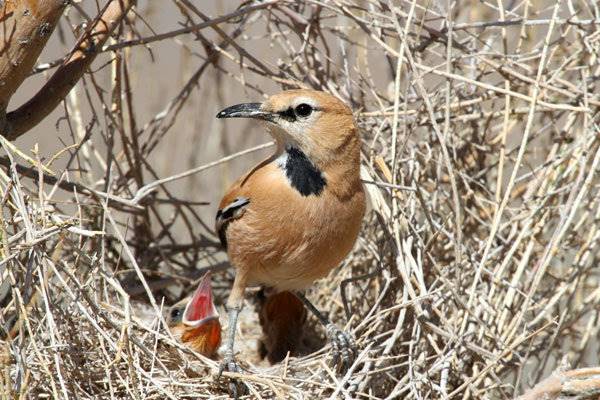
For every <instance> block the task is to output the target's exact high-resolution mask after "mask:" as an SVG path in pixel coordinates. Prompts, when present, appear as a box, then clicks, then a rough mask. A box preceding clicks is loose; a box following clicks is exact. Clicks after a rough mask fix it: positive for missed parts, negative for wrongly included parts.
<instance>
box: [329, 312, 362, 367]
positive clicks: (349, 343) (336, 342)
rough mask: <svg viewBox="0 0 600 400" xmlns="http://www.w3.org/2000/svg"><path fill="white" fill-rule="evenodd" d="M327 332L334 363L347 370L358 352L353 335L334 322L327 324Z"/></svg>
mask: <svg viewBox="0 0 600 400" xmlns="http://www.w3.org/2000/svg"><path fill="white" fill-rule="evenodd" d="M326 332H327V338H328V339H329V341H330V342H331V348H332V351H333V364H334V365H337V366H340V367H341V369H342V371H346V370H347V369H348V368H349V367H350V365H352V361H354V355H355V353H356V347H355V344H354V339H353V338H352V335H350V334H349V333H347V332H344V331H343V330H341V329H340V328H338V327H337V326H336V325H334V324H332V323H330V324H329V325H327V327H326Z"/></svg>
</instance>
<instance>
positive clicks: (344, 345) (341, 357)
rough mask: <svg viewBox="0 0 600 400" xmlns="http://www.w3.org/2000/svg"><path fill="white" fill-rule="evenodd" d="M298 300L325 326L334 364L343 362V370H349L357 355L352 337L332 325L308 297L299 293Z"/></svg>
mask: <svg viewBox="0 0 600 400" xmlns="http://www.w3.org/2000/svg"><path fill="white" fill-rule="evenodd" d="M298 298H299V299H300V300H302V302H303V303H304V305H305V306H306V307H307V308H308V309H309V310H310V312H312V313H313V314H314V315H315V317H317V318H318V319H319V321H321V323H322V324H323V325H324V326H325V332H326V333H327V338H328V339H329V341H330V342H331V347H332V350H333V363H334V364H339V362H340V361H341V366H342V369H344V370H345V369H348V367H349V366H350V364H351V362H352V360H353V359H354V353H355V349H354V339H353V338H352V336H351V335H350V334H349V333H347V332H344V331H343V330H341V329H340V328H338V327H337V325H335V324H334V323H332V322H331V321H330V320H329V318H328V317H327V316H325V315H323V313H322V312H321V311H319V310H318V309H317V307H315V306H314V305H313V304H312V303H311V302H310V300H308V299H307V298H306V296H304V294H303V293H298Z"/></svg>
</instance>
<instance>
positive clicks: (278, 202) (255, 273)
mask: <svg viewBox="0 0 600 400" xmlns="http://www.w3.org/2000/svg"><path fill="white" fill-rule="evenodd" d="M217 118H254V119H258V120H262V121H265V122H266V124H267V127H268V130H269V133H270V134H271V136H272V137H273V138H274V139H275V142H276V145H277V148H276V151H275V153H274V154H273V155H271V156H270V157H269V158H267V159H266V160H264V161H262V162H261V163H259V164H258V165H256V166H255V167H254V168H252V169H251V170H250V171H249V172H248V173H246V174H245V175H243V176H242V177H241V178H239V179H238V180H237V181H236V182H235V183H234V184H233V185H232V186H231V188H230V189H229V190H228V191H227V193H226V194H225V196H224V197H223V199H222V200H221V204H220V206H219V210H218V212H217V217H216V231H217V233H218V235H219V238H220V239H221V243H222V244H223V246H224V247H225V248H226V249H227V253H228V256H229V260H230V262H231V264H232V265H233V266H234V267H235V268H236V276H235V280H234V283H233V287H232V289H231V293H230V296H229V298H228V301H227V308H228V314H229V328H228V337H227V342H226V350H225V354H224V361H223V364H222V365H221V371H222V370H223V369H225V368H226V369H228V370H230V371H239V368H238V366H237V364H236V362H235V359H234V357H233V341H234V336H235V332H236V321H237V318H238V315H239V312H240V310H241V308H242V304H243V297H244V290H245V288H246V287H247V286H249V285H264V286H268V287H270V288H273V289H275V290H276V291H285V290H288V291H295V292H296V293H297V294H298V298H299V299H300V300H301V301H302V302H303V303H305V305H306V306H307V308H308V309H309V310H310V311H311V312H313V313H314V314H315V315H317V317H318V318H319V320H320V321H321V322H323V323H324V324H325V325H326V326H327V329H326V331H327V335H328V337H329V339H330V340H332V344H333V349H334V361H335V360H336V359H337V358H338V357H336V351H339V350H340V349H341V350H342V356H343V357H342V361H344V362H345V363H347V362H349V359H350V356H351V354H352V353H351V347H352V343H351V339H350V337H349V336H348V335H346V334H345V333H344V332H342V331H341V330H340V329H339V328H337V327H336V326H335V325H333V324H331V323H330V322H329V320H328V319H327V318H326V317H325V316H323V315H322V314H321V313H320V312H319V311H318V310H317V309H316V308H315V307H314V306H313V305H312V304H310V302H308V300H307V299H306V298H305V297H304V296H303V294H302V293H301V292H300V291H302V290H303V289H306V288H307V287H309V286H310V285H311V284H312V283H313V282H314V281H315V280H316V279H319V278H322V277H324V276H326V275H327V274H328V273H329V272H330V271H331V270H332V269H333V268H335V267H336V266H338V265H339V264H340V263H341V262H342V260H343V259H344V258H345V257H346V255H347V254H348V253H349V252H350V250H351V249H352V247H353V246H354V243H355V241H356V238H357V236H358V232H359V230H360V226H361V222H362V219H363V216H364V213H365V194H364V191H363V187H362V183H361V181H360V138H359V135H358V129H357V128H356V125H355V123H354V118H353V116H352V111H351V110H350V108H348V106H346V105H345V104H344V103H343V102H342V101H340V100H339V99H337V98H336V97H334V96H332V95H330V94H327V93H325V92H320V91H314V90H289V91H284V92H281V93H279V94H276V95H273V96H271V97H270V98H269V99H267V101H265V102H264V103H246V104H238V105H234V106H231V107H229V108H226V109H224V110H222V111H221V112H219V113H218V114H217ZM337 355H339V352H337Z"/></svg>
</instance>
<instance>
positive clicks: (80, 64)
mask: <svg viewBox="0 0 600 400" xmlns="http://www.w3.org/2000/svg"><path fill="white" fill-rule="evenodd" d="M134 3H135V0H110V1H109V2H108V3H107V5H106V6H105V7H104V9H103V11H102V12H101V13H100V14H99V16H98V17H96V19H95V20H94V22H93V23H92V24H91V25H90V27H89V28H88V29H87V30H86V31H85V33H84V34H83V36H82V37H81V39H79V41H78V42H77V44H76V45H75V47H74V48H73V50H72V51H71V55H70V56H69V57H67V59H66V60H65V61H64V62H63V64H62V65H61V66H60V67H58V69H57V70H56V72H55V73H54V75H52V77H51V78H50V80H48V82H46V84H45V85H44V86H43V87H42V88H41V89H40V90H39V91H38V92H37V93H36V94H35V96H33V97H32V98H31V99H30V100H29V101H27V102H26V103H25V104H23V105H22V106H21V107H19V108H17V109H16V110H14V111H11V112H10V113H8V114H7V115H6V123H5V125H4V127H3V129H1V134H2V135H3V136H4V137H6V138H7V139H8V140H15V139H16V138H18V137H19V136H21V135H22V134H24V133H25V132H27V131H29V130H30V129H31V128H33V127H34V126H36V125H37V124H38V123H40V122H41V121H42V120H43V119H44V118H45V117H46V116H47V115H48V114H50V113H51V112H52V111H53V110H54V109H55V108H56V106H58V104H59V103H60V102H61V101H62V100H63V99H64V98H65V96H66V95H67V94H68V93H69V91H70V90H71V89H72V88H73V86H75V84H76V83H77V82H78V81H79V79H80V78H81V77H82V76H83V73H84V72H85V70H86V69H87V67H88V66H89V65H90V64H91V62H92V61H93V60H94V58H96V55H98V53H100V51H101V49H102V46H103V45H104V43H105V42H106V40H107V39H108V38H109V36H110V34H111V32H112V31H113V30H114V29H115V28H116V27H117V26H118V25H119V24H120V23H121V21H122V20H123V18H124V17H125V15H126V14H127V11H128V10H129V9H130V8H131V7H132V6H133V5H134Z"/></svg>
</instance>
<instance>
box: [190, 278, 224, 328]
mask: <svg viewBox="0 0 600 400" xmlns="http://www.w3.org/2000/svg"><path fill="white" fill-rule="evenodd" d="M218 318H219V313H217V309H216V308H215V305H214V303H213V299H212V290H211V286H210V272H207V273H206V274H205V275H204V276H203V277H202V279H200V283H199V284H198V288H197V289H196V292H195V293H194V296H193V297H192V299H191V300H190V301H189V303H188V304H187V306H186V307H185V311H184V312H183V319H182V322H183V324H184V325H187V326H191V327H197V326H200V325H202V324H203V323H205V322H208V321H210V320H213V319H218Z"/></svg>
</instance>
